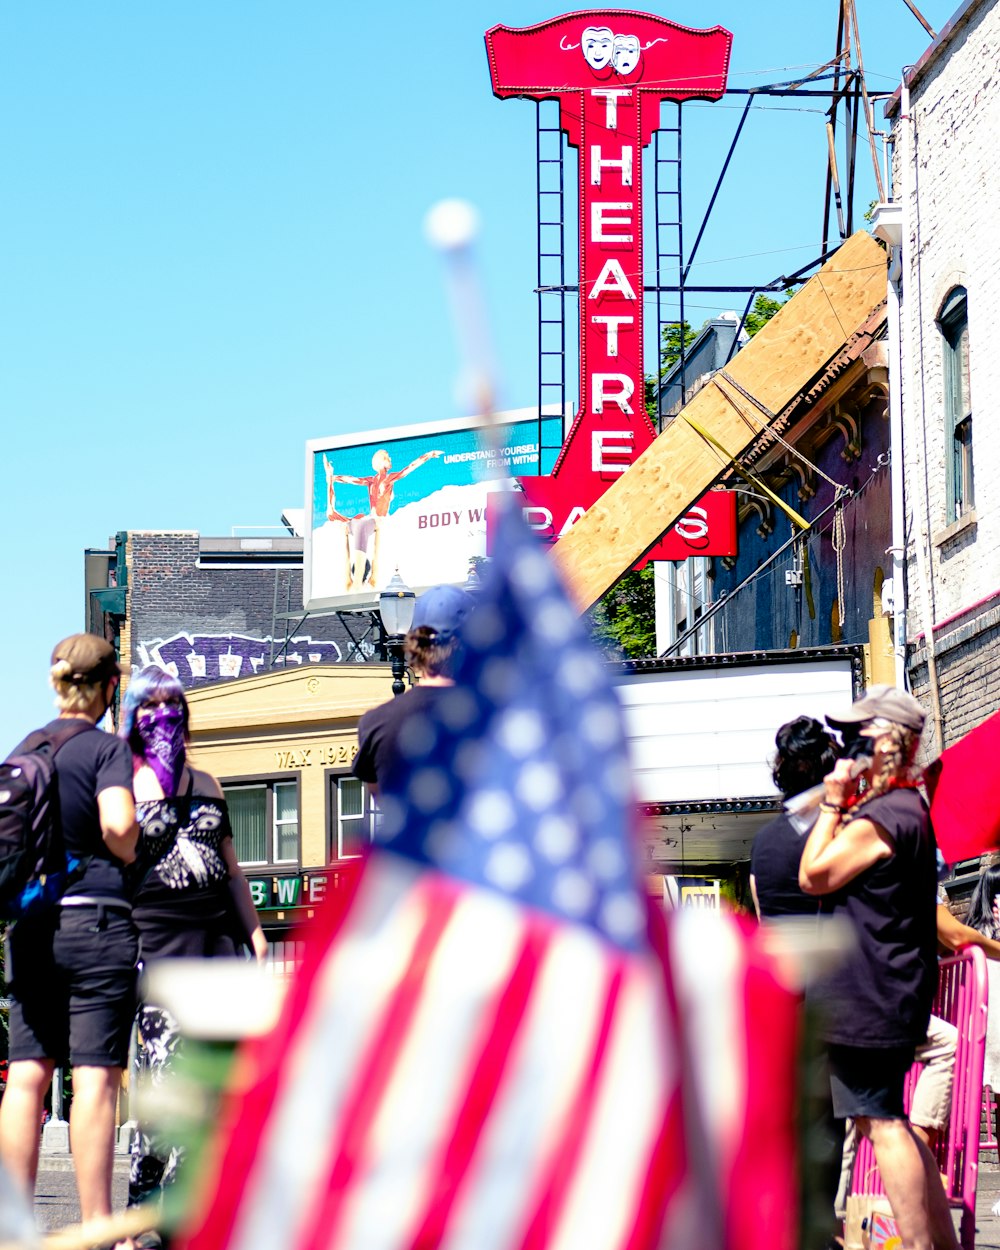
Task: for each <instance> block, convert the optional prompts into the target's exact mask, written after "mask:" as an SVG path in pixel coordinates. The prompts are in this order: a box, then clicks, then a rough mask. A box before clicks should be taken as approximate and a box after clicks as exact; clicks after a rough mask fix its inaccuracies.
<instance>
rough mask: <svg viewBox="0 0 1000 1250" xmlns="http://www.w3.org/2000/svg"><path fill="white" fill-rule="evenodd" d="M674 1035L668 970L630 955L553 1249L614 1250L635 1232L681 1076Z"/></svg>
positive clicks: (554, 1237) (552, 1245) (551, 1237)
mask: <svg viewBox="0 0 1000 1250" xmlns="http://www.w3.org/2000/svg"><path fill="white" fill-rule="evenodd" d="M677 1059H678V1056H677V1045H676V1039H675V1038H673V1037H671V1036H670V1035H669V1033H668V1028H667V1019H666V1014H665V1005H664V989H663V973H662V972H661V971H660V969H659V968H657V967H656V966H655V965H654V964H653V962H652V959H651V958H647V959H643V960H639V959H635V960H630V961H629V964H628V968H627V971H626V973H625V977H624V980H623V984H622V989H621V993H620V995H619V998H618V1001H617V1003H616V1006H615V1013H614V1017H613V1019H612V1022H611V1033H610V1036H609V1037H608V1043H607V1050H606V1051H605V1056H604V1061H603V1063H602V1065H601V1069H600V1077H599V1084H598V1089H597V1095H596V1101H595V1105H594V1108H593V1114H592V1115H591V1117H590V1120H589V1122H588V1124H587V1126H586V1135H585V1139H584V1142H583V1145H582V1149H581V1152H580V1156H579V1159H578V1162H577V1166H576V1168H575V1169H574V1172H573V1179H572V1183H571V1185H570V1188H569V1191H568V1193H567V1195H566V1202H565V1205H564V1207H563V1210H562V1213H561V1218H560V1221H559V1224H558V1226H557V1228H556V1229H554V1230H553V1232H552V1234H551V1235H550V1238H549V1241H548V1242H547V1245H549V1246H550V1247H551V1250H579V1247H580V1246H585V1245H587V1246H600V1247H601V1250H614V1248H615V1247H616V1246H620V1245H621V1244H622V1243H623V1241H624V1240H625V1239H626V1238H627V1236H628V1234H629V1232H630V1231H631V1228H632V1224H633V1220H634V1216H635V1211H636V1207H637V1206H638V1204H639V1202H640V1201H641V1199H642V1196H643V1192H644V1189H645V1182H646V1177H647V1173H648V1169H649V1162H650V1155H651V1152H652V1149H653V1144H654V1142H655V1141H656V1138H657V1135H658V1134H659V1132H660V1130H661V1128H662V1125H663V1117H664V1115H665V1113H666V1108H667V1105H668V1102H669V1099H670V1095H671V1094H672V1093H673V1092H674V1091H675V1090H676V1088H677V1084H678V1080H679V1069H678V1064H677Z"/></svg>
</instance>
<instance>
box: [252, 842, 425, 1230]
mask: <svg viewBox="0 0 1000 1250" xmlns="http://www.w3.org/2000/svg"><path fill="white" fill-rule="evenodd" d="M420 876H421V873H420V872H419V871H418V870H417V869H416V868H415V867H413V866H410V865H407V864H404V863H403V862H402V861H399V860H398V859H397V857H395V856H388V855H381V856H379V857H378V860H377V861H376V860H373V861H372V863H371V864H370V865H369V866H368V868H367V870H366V871H365V875H364V879H363V881H362V883H361V886H360V887H359V891H358V895H357V897H356V898H355V900H354V903H353V905H352V908H351V913H350V915H349V917H348V919H347V922H346V924H345V928H344V930H343V931H342V932H341V933H340V935H339V936H338V938H337V939H336V940H335V941H334V942H333V944H332V947H331V950H330V954H329V956H328V958H327V959H326V961H325V963H324V964H323V965H322V966H321V968H320V969H319V970H318V971H317V973H316V977H315V979H314V982H313V986H312V990H311V993H310V996H309V1006H308V1008H307V1010H306V1013H305V1015H304V1017H303V1019H302V1021H301V1023H300V1026H299V1029H298V1031H297V1033H296V1035H295V1037H294V1039H293V1040H292V1045H291V1048H290V1050H289V1053H288V1055H287V1056H286V1058H285V1061H284V1064H283V1068H282V1074H281V1075H282V1079H281V1085H280V1087H279V1089H278V1093H277V1097H276V1101H275V1108H274V1111H273V1113H272V1115H271V1117H270V1119H269V1121H268V1123H267V1124H266V1125H265V1126H264V1129H263V1132H262V1135H261V1142H260V1147H259V1149H258V1151H257V1154H256V1157H255V1159H254V1163H253V1166H252V1171H251V1175H250V1176H249V1178H248V1181H247V1185H246V1188H245V1191H244V1192H245V1199H244V1201H243V1203H242V1205H241V1207H240V1211H239V1214H238V1216H237V1221H236V1224H235V1226H234V1230H233V1236H232V1238H231V1240H230V1250H274V1247H275V1246H294V1245H295V1244H296V1242H297V1240H298V1239H299V1237H300V1236H301V1229H302V1225H303V1222H304V1221H305V1220H306V1219H307V1218H309V1216H310V1215H311V1212H312V1211H313V1203H314V1201H315V1190H316V1186H317V1184H319V1183H321V1182H322V1181H323V1180H324V1179H325V1177H326V1175H327V1173H328V1171H329V1167H330V1158H331V1150H332V1147H333V1134H332V1131H331V1130H332V1127H333V1125H334V1123H335V1121H336V1119H337V1116H338V1114H339V1112H340V1110H341V1107H342V1104H343V1100H344V1096H345V1093H346V1092H347V1091H348V1090H350V1089H351V1088H352V1087H353V1077H354V1072H355V1068H356V1065H357V1063H358V1060H359V1056H362V1055H364V1054H365V1052H366V1050H367V1049H368V1046H369V1038H370V1035H371V1032H372V1029H373V1028H374V1027H375V1026H376V1025H377V1023H378V1021H379V1020H380V1019H381V1017H382V1014H383V1011H384V1009H385V1005H386V1003H387V1002H388V1001H389V1000H390V999H391V998H392V996H393V994H394V993H395V990H396V986H397V985H398V983H399V981H400V978H401V977H402V975H403V973H404V972H405V971H406V967H407V963H408V961H409V957H410V954H411V952H412V949H413V943H414V939H415V938H416V936H417V934H418V933H419V931H420V928H421V926H422V924H423V922H424V920H425V918H426V907H427V904H426V900H425V898H424V896H423V895H422V894H421V892H420V891H419V890H417V889H415V888H414V882H415V881H416V880H417V879H419V877H420Z"/></svg>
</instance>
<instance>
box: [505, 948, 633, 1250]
mask: <svg viewBox="0 0 1000 1250" xmlns="http://www.w3.org/2000/svg"><path fill="white" fill-rule="evenodd" d="M608 965H609V967H608V975H607V978H606V981H605V991H604V1010H603V1012H602V1015H601V1022H600V1026H599V1028H598V1030H597V1034H596V1037H595V1039H594V1045H593V1051H592V1053H591V1057H590V1063H589V1064H588V1066H587V1071H586V1074H585V1076H584V1077H583V1079H582V1081H581V1083H580V1087H579V1089H578V1091H577V1096H576V1098H575V1100H574V1103H573V1106H572V1109H571V1111H570V1114H569V1115H568V1116H567V1117H566V1122H565V1124H564V1126H563V1131H562V1137H561V1140H560V1144H559V1146H558V1148H557V1149H556V1150H555V1151H554V1152H553V1156H552V1159H551V1162H550V1163H549V1166H548V1167H547V1168H546V1169H545V1171H544V1172H543V1173H542V1175H541V1178H540V1180H539V1181H538V1183H537V1185H536V1187H535V1197H534V1198H533V1199H530V1200H529V1202H528V1203H527V1204H526V1209H527V1210H528V1211H529V1212H531V1213H532V1214H530V1215H529V1218H528V1219H527V1221H526V1224H525V1233H524V1236H523V1237H522V1239H521V1242H520V1245H521V1248H522V1250H543V1247H544V1246H545V1245H546V1244H547V1242H548V1239H549V1236H550V1234H551V1232H552V1229H553V1228H554V1227H555V1224H556V1222H557V1221H558V1219H559V1215H560V1213H561V1211H562V1207H563V1204H564V1203H565V1201H566V1195H567V1193H568V1192H569V1187H570V1182H571V1181H572V1178H573V1173H574V1171H575V1168H576V1163H577V1160H578V1159H579V1157H580V1152H581V1150H582V1149H583V1143H584V1140H585V1138H586V1130H587V1125H588V1123H589V1121H590V1119H591V1116H592V1115H593V1113H594V1107H595V1105H596V1103H597V1093H598V1090H599V1088H600V1083H601V1079H602V1075H603V1073H602V1069H603V1066H604V1059H605V1056H606V1054H607V1049H608V1040H609V1038H610V1036H611V1026H612V1023H613V1019H614V1012H615V1006H616V1004H617V1002H618V998H619V995H620V994H621V988H622V981H623V979H624V971H625V969H624V961H623V960H621V959H615V960H610V959H609V960H608ZM627 1148H628V1147H627V1145H625V1149H627Z"/></svg>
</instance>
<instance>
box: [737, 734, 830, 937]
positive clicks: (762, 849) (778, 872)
mask: <svg viewBox="0 0 1000 1250" xmlns="http://www.w3.org/2000/svg"><path fill="white" fill-rule="evenodd" d="M774 745H775V747H776V753H775V756H774V760H773V762H772V766H771V776H772V777H773V778H774V784H775V785H776V786H777V787H778V789H779V790H780V791H781V797H782V798H783V799H790V798H793V797H794V796H795V795H797V794H801V793H802V791H803V790H809V789H810V788H811V787H813V786H816V785H819V783H820V782H821V781H822V780H823V778H824V777H825V776H826V774H827V773H828V772H829V771H830V770H831V769H832V768H833V766H834V764H835V763H836V762H837V749H836V746H835V744H834V740H833V738H832V737H831V736H830V734H828V733H827V731H826V730H825V729H824V728H823V726H822V725H821V724H820V722H819V721H818V720H814V719H813V718H812V717H811V716H797V717H796V718H795V720H791V721H788V722H787V723H786V724H784V725H782V726H781V728H780V729H779V730H778V732H777V733H776V734H775V736H774ZM816 814H817V809H813V810H811V811H808V812H803V813H802V814H801V815H795V814H792V813H789V812H782V813H781V815H780V816H776V817H775V818H774V820H772V821H770V822H769V823H768V824H766V825H765V826H764V827H763V829H761V830H760V831H759V833H758V834H757V836H756V837H755V838H754V840H753V848H752V850H751V852H750V893H751V894H752V895H753V902H754V907H756V909H757V915H758V916H759V917H760V918H761V919H765V920H772V919H775V918H776V917H779V916H815V915H817V914H818V912H819V904H818V903H817V901H816V899H814V898H810V897H809V895H808V894H804V893H803V892H802V890H801V889H800V888H799V859H800V857H801V855H802V848H803V846H804V845H805V840H804V839H805V834H806V833H807V832H808V830H809V828H810V826H811V825H812V822H813V820H814V819H815V817H816Z"/></svg>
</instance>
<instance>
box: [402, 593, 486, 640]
mask: <svg viewBox="0 0 1000 1250" xmlns="http://www.w3.org/2000/svg"><path fill="white" fill-rule="evenodd" d="M474 603H475V600H474V599H473V598H472V596H471V595H470V594H468V593H467V592H466V591H464V590H462V589H461V588H460V587H458V586H432V587H431V588H430V590H425V591H424V593H423V594H422V595H418V596H417V601H416V603H415V604H414V605H413V620H412V621H411V622H410V629H420V628H421V627H423V628H425V629H429V630H431V631H432V632H433V633H434V634H436V635H437V637H438V639H439V640H440V641H441V642H449V641H450V640H451V638H452V636H453V635H454V634H455V633H456V632H457V630H458V627H459V626H460V625H461V624H462V622H463V621H464V620H465V618H466V617H467V616H468V615H469V613H470V611H471V610H472V608H473V606H474Z"/></svg>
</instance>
